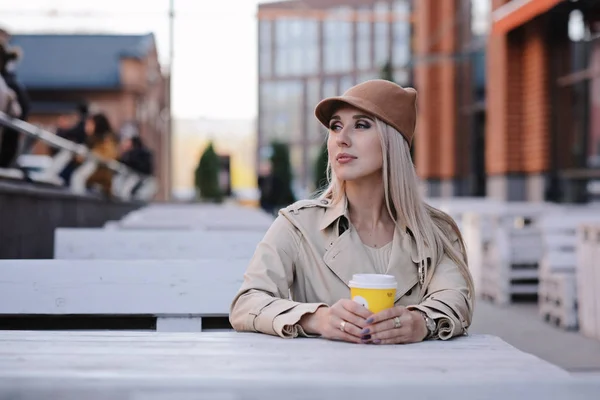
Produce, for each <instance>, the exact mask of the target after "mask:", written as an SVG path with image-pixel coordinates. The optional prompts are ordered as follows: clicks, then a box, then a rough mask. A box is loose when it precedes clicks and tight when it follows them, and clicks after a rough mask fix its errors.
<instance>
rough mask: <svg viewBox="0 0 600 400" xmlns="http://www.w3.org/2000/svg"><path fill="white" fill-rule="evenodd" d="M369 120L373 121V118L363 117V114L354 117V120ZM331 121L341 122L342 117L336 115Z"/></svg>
mask: <svg viewBox="0 0 600 400" xmlns="http://www.w3.org/2000/svg"><path fill="white" fill-rule="evenodd" d="M363 118H364V119H368V120H369V121H373V118H371V117H369V116H368V115H363V114H358V115H354V116H352V119H363ZM331 119H335V120H336V121H341V119H342V118H341V117H340V116H339V115H334V116H333V117H331Z"/></svg>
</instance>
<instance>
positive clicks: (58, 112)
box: [11, 34, 171, 201]
mask: <svg viewBox="0 0 600 400" xmlns="http://www.w3.org/2000/svg"><path fill="white" fill-rule="evenodd" d="M11 43H12V44H14V45H17V46H20V47H21V48H22V49H23V53H24V57H23V60H22V61H21V62H20V63H19V65H18V66H17V74H18V76H19V79H20V80H21V82H22V83H23V84H24V85H25V87H26V89H27V92H28V93H29V96H30V97H31V100H32V104H31V114H30V117H29V122H31V123H34V124H36V125H39V126H42V127H45V128H47V129H49V130H51V131H53V130H54V129H55V127H56V126H57V124H58V123H59V119H60V117H61V116H64V115H65V114H69V113H72V112H73V110H75V108H76V107H77V105H78V104H79V103H81V102H85V103H87V104H89V106H90V110H91V111H92V112H103V113H105V114H106V115H107V117H108V118H109V120H110V122H111V124H112V126H113V129H114V130H115V131H116V132H115V133H117V134H120V135H121V136H123V137H124V136H129V135H131V134H139V135H140V136H141V137H142V139H143V140H144V142H145V143H146V145H147V146H148V147H149V148H150V149H151V151H152V152H153V154H154V160H155V176H156V178H157V179H158V183H159V188H158V193H157V196H156V200H159V201H164V200H168V199H169V198H170V194H171V131H170V116H171V112H170V99H169V95H168V94H169V91H170V88H169V77H168V74H165V73H164V72H163V71H162V70H161V66H160V64H159V62H158V53H157V49H156V43H155V40H154V35H152V34H144V35H72V34H48V35H44V34H26V35H13V36H12V39H11ZM45 151H46V149H44V148H43V146H40V145H38V146H37V147H36V149H35V152H37V153H44V152H45Z"/></svg>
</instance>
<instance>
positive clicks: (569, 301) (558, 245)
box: [538, 207, 600, 329]
mask: <svg viewBox="0 0 600 400" xmlns="http://www.w3.org/2000/svg"><path fill="white" fill-rule="evenodd" d="M596 211H598V210H596ZM594 219H595V220H597V221H599V222H600V213H597V212H594V211H593V210H590V209H588V208H587V207H581V208H579V209H575V208H572V209H569V210H565V211H562V210H561V211H558V212H555V213H549V214H547V215H545V216H544V217H543V218H541V219H540V220H539V221H538V226H539V227H540V231H541V234H542V245H543V255H542V259H541V262H540V270H539V274H540V287H539V293H538V302H539V312H540V315H541V316H542V317H543V318H544V319H546V320H547V321H548V322H550V323H553V324H555V325H557V326H560V327H562V328H565V329H577V328H578V326H579V321H578V307H579V302H578V295H577V293H578V285H577V273H578V268H577V267H578V265H577V264H578V260H577V241H578V235H577V231H578V228H579V226H581V225H582V224H585V223H586V222H588V221H590V220H594ZM592 236H593V235H592ZM582 267H583V265H582ZM584 275H585V273H584ZM592 282H593V279H592V280H591V281H589V283H588V281H587V280H586V279H582V280H581V283H580V285H579V286H580V289H581V290H582V291H583V293H585V292H586V291H590V290H589V289H588V286H590V289H592V288H591V285H590V283H592ZM586 285H587V286H586ZM584 308H585V305H584Z"/></svg>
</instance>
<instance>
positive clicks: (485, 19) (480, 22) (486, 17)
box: [471, 0, 491, 36]
mask: <svg viewBox="0 0 600 400" xmlns="http://www.w3.org/2000/svg"><path fill="white" fill-rule="evenodd" d="M490 12H491V0H471V31H472V32H473V36H482V35H485V34H487V33H488V31H489V29H490V23H491V14H490Z"/></svg>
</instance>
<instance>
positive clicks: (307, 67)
mask: <svg viewBox="0 0 600 400" xmlns="http://www.w3.org/2000/svg"><path fill="white" fill-rule="evenodd" d="M302 26H303V32H302V36H301V37H300V39H299V41H298V45H297V48H298V50H299V51H300V53H301V54H302V58H303V60H302V63H300V65H302V71H301V72H302V73H304V74H315V73H317V71H318V70H319V41H318V39H319V38H318V36H319V24H318V22H317V21H314V20H306V21H302Z"/></svg>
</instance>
